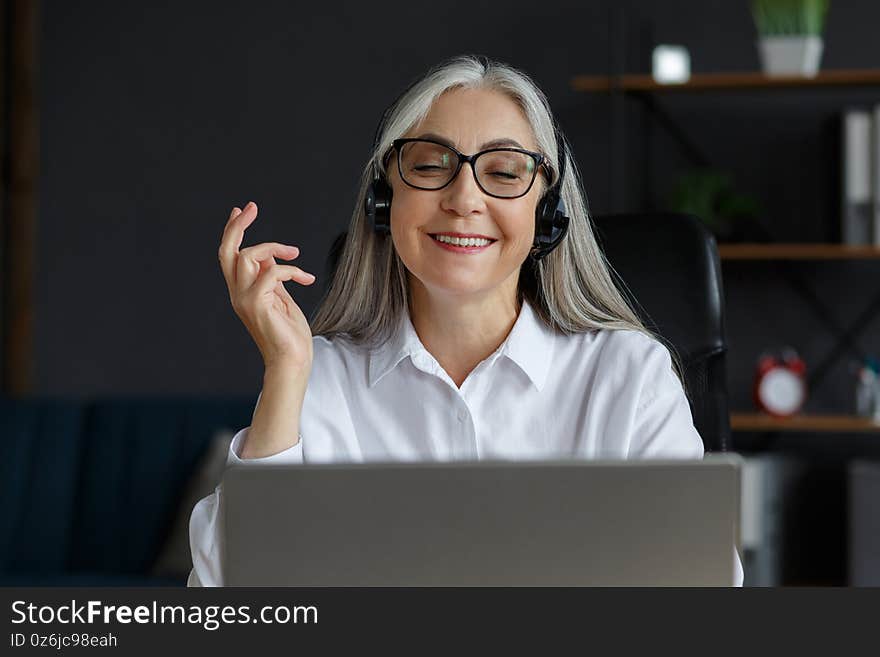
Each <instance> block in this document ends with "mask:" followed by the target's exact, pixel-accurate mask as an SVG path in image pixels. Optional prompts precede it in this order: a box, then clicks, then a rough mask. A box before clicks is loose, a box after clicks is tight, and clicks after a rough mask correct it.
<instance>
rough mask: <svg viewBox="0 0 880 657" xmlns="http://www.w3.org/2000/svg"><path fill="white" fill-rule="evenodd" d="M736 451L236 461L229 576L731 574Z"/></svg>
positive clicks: (477, 578) (299, 581)
mask: <svg viewBox="0 0 880 657" xmlns="http://www.w3.org/2000/svg"><path fill="white" fill-rule="evenodd" d="M740 468H741V458H740V457H738V456H737V455H735V454H723V455H716V454H710V455H707V456H706V458H705V459H704V460H701V461H699V460H688V461H685V460H675V461H672V460H643V461H585V460H565V461H553V462H548V461H543V462H542V461H531V462H528V461H527V462H510V461H503V462H495V461H482V462H444V463H438V462H431V463H399V462H398V463H369V464H326V465H325V464H321V465H300V466H289V465H288V466H281V465H275V466H269V465H264V466H256V465H248V466H239V467H231V468H229V469H227V471H226V473H225V475H224V481H223V488H222V492H221V496H222V500H221V507H222V512H223V514H224V522H225V536H226V541H225V556H224V564H223V568H224V578H225V579H224V581H225V582H226V584H227V585H230V586H240V585H245V586H628V585H636V586H667V585H673V586H705V585H708V586H729V585H731V584H732V583H733V549H734V545H736V546H737V548H738V547H739V499H740V490H739V488H740Z"/></svg>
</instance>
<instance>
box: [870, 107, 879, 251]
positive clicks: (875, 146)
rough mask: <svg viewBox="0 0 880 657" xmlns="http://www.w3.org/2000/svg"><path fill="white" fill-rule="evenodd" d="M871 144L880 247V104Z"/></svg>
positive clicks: (876, 111)
mask: <svg viewBox="0 0 880 657" xmlns="http://www.w3.org/2000/svg"><path fill="white" fill-rule="evenodd" d="M871 144H872V148H871V171H872V173H871V180H872V188H873V196H874V226H873V229H874V246H880V103H878V104H877V105H875V106H874V121H873V130H872V139H871Z"/></svg>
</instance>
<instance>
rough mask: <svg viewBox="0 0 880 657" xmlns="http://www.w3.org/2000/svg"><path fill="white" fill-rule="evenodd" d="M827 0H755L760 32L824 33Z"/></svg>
mask: <svg viewBox="0 0 880 657" xmlns="http://www.w3.org/2000/svg"><path fill="white" fill-rule="evenodd" d="M827 13H828V0H752V16H753V17H754V19H755V26H756V27H757V28H758V33H759V34H760V35H761V36H786V35H804V34H812V35H817V36H818V35H821V34H822V28H823V27H824V26H825V15H826V14H827Z"/></svg>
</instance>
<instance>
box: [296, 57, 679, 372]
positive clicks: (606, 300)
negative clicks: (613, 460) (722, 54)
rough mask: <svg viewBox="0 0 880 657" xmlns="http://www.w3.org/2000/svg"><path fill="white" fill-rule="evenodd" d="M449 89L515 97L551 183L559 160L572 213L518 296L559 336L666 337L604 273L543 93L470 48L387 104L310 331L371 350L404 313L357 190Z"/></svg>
mask: <svg viewBox="0 0 880 657" xmlns="http://www.w3.org/2000/svg"><path fill="white" fill-rule="evenodd" d="M456 88H468V89H473V88H481V89H489V90H493V91H499V92H502V93H504V94H506V95H507V96H508V97H510V98H511V99H512V100H513V101H515V102H516V103H517V105H518V106H519V107H520V108H521V110H522V112H523V114H524V115H525V118H526V119H527V120H528V122H529V123H530V124H531V127H532V130H533V131H534V135H535V137H536V139H537V143H538V149H539V150H540V151H541V152H542V153H544V154H545V155H546V156H547V157H548V158H549V160H550V161H551V162H552V163H554V164H553V165H552V167H551V168H552V172H553V173H552V176H553V180H552V181H551V182H550V185H552V184H554V183H555V182H556V178H557V177H558V172H559V166H558V163H559V158H560V157H561V156H562V157H566V172H567V173H566V176H565V179H564V180H563V181H562V198H563V200H564V202H565V207H566V209H567V211H568V212H567V213H568V216H569V217H570V219H571V221H570V223H569V227H568V234H567V235H566V236H565V238H564V239H563V240H562V243H561V244H560V245H559V246H558V247H557V248H556V249H554V250H553V251H552V252H551V253H550V254H549V255H547V256H546V257H545V258H543V259H541V260H538V261H537V262H535V261H534V260H533V259H532V258H531V257H529V258H526V260H525V262H523V264H522V267H521V269H520V284H519V289H518V297H519V298H518V301H519V302H520V303H522V300H523V298H525V299H527V300H528V301H529V303H530V304H531V306H532V308H533V309H534V310H535V313H536V314H537V315H538V316H539V317H540V318H541V320H542V321H543V322H544V323H545V324H546V325H547V326H549V327H550V328H551V329H552V330H554V331H557V332H559V333H563V334H571V333H583V332H587V331H592V330H596V329H629V330H634V331H639V332H641V333H644V334H646V335H649V336H650V337H652V338H654V339H658V340H660V341H661V342H664V341H663V340H662V339H661V338H659V336H657V335H655V334H653V333H652V332H651V331H650V330H648V329H647V328H646V327H645V325H644V324H643V323H642V321H641V320H640V319H639V317H638V315H637V314H636V312H635V311H634V310H633V309H632V308H631V307H630V305H629V304H628V303H627V301H626V299H625V298H624V296H623V295H622V294H621V292H620V290H618V288H617V287H616V285H615V283H614V281H613V279H612V277H611V274H610V272H609V265H608V263H607V261H606V259H605V256H604V254H603V253H602V251H601V249H600V248H599V246H598V245H597V243H596V239H595V237H594V235H593V228H592V225H591V222H590V218H589V214H588V211H587V207H586V201H585V198H584V193H583V191H582V189H581V186H580V183H579V180H580V173H579V171H578V168H577V165H576V163H575V161H574V158H573V157H571V154H570V153H568V152H566V153H559V152H558V145H557V140H556V133H555V131H554V125H553V119H552V112H551V110H550V105H549V102H548V101H547V98H546V96H545V95H544V93H543V92H542V91H541V90H540V88H539V87H538V86H537V85H536V84H535V83H534V82H533V81H532V79H531V78H530V77H529V76H528V75H526V74H525V73H523V72H521V71H519V70H517V69H515V68H513V67H511V66H509V65H507V64H504V63H501V62H493V61H490V60H487V59H485V58H480V57H477V56H473V55H460V56H457V57H453V58H451V59H449V60H447V61H445V62H442V63H441V64H439V65H437V66H435V67H433V68H432V69H430V70H429V71H428V72H427V73H426V74H425V75H424V76H423V77H422V78H421V79H420V80H418V81H417V82H416V83H415V84H413V85H412V86H411V87H410V88H409V89H408V90H407V91H406V92H405V93H404V94H403V95H402V96H401V97H400V98H399V99H398V100H397V102H396V103H395V104H394V105H393V106H392V107H391V108H389V110H388V113H387V115H386V120H385V123H384V128H383V130H382V133H381V134H380V135H379V136H378V140H377V143H376V145H375V150H374V151H373V153H372V154H371V157H370V159H369V160H368V161H367V163H366V165H365V166H364V169H363V173H362V176H361V183H360V191H359V193H358V196H357V202H356V203H355V207H354V212H353V213H352V217H351V222H350V223H349V228H348V235H347V238H346V240H345V244H344V247H343V248H342V252H341V254H340V255H339V261H338V265H337V266H336V268H335V273H334V274H333V277H332V280H331V282H330V286H329V288H328V291H327V293H326V295H325V296H324V298H323V299H322V301H321V303H320V305H319V307H318V309H317V311H316V312H315V315H314V317H313V319H312V320H311V328H312V334H313V335H323V336H325V337H327V338H333V337H341V338H344V339H346V340H349V341H353V342H355V343H357V344H361V345H366V346H368V347H371V348H372V347H375V346H377V345H380V344H382V343H383V342H384V341H385V340H387V339H389V338H390V337H391V335H392V334H393V331H394V329H395V328H396V327H397V325H398V323H399V320H400V318H401V313H408V312H409V298H410V297H409V283H408V280H407V276H406V267H405V266H404V264H403V262H402V261H401V259H400V257H399V256H398V254H397V252H396V250H395V249H394V245H393V243H392V239H391V236H390V235H379V234H377V233H375V232H374V231H373V230H372V229H371V227H370V225H369V223H368V222H367V220H366V217H365V216H364V211H363V207H364V196H365V194H366V191H367V187H368V186H369V184H370V182H371V181H372V178H373V174H374V169H373V167H376V168H377V169H378V170H379V171H380V172H381V173H382V175H387V172H386V169H385V164H386V163H385V161H384V160H383V154H384V153H386V152H387V151H388V150H389V149H390V148H391V142H392V141H393V140H394V139H397V138H399V137H401V136H403V135H404V134H405V133H406V132H407V131H408V130H410V129H411V128H412V127H414V126H415V125H417V124H418V123H420V122H421V121H422V119H424V117H425V116H426V115H427V114H428V112H429V110H430V108H431V106H432V104H433V103H434V101H435V100H436V99H437V98H438V97H439V96H440V95H441V94H443V93H444V92H446V91H449V90H452V89H456ZM548 186H549V185H548ZM670 351H671V355H672V360H673V369H674V370H675V373H676V375H678V377H679V379H681V378H682V377H681V372H680V364H679V363H678V360H677V357H676V354H675V351H674V350H670Z"/></svg>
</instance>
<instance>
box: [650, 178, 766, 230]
mask: <svg viewBox="0 0 880 657" xmlns="http://www.w3.org/2000/svg"><path fill="white" fill-rule="evenodd" d="M667 206H668V207H669V209H670V210H672V211H673V212H684V213H687V214H692V215H696V216H697V217H699V218H700V219H702V221H703V223H705V224H706V226H707V227H708V228H709V230H711V231H712V233H714V235H715V237H716V238H717V239H718V241H719V242H765V241H767V238H768V235H767V232H766V231H765V230H764V229H763V226H761V224H760V222H759V221H758V215H759V214H760V213H761V206H760V204H759V203H758V201H757V200H756V199H755V198H754V197H752V196H749V195H746V194H740V193H738V192H737V191H736V190H735V189H734V185H733V179H732V178H731V176H730V175H729V174H727V173H724V172H722V171H717V170H715V169H693V170H690V171H687V172H685V173H683V174H681V175H679V176H678V177H677V179H676V180H675V184H674V186H673V189H672V191H671V193H670V195H669V198H668V200H667Z"/></svg>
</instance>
